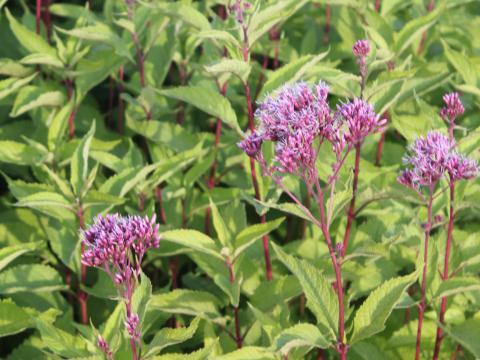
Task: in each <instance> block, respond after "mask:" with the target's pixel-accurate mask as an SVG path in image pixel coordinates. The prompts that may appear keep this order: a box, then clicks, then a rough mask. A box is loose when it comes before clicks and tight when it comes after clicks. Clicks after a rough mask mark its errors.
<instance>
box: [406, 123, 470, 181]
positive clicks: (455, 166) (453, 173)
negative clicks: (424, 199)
mask: <svg viewBox="0 0 480 360" xmlns="http://www.w3.org/2000/svg"><path fill="white" fill-rule="evenodd" d="M454 146H455V143H454V141H453V140H451V139H450V138H449V137H447V136H446V135H443V134H442V133H439V132H437V131H432V132H429V133H428V134H427V136H426V137H420V138H418V139H417V140H416V141H415V142H414V143H413V144H412V145H411V146H410V147H409V149H408V150H409V153H410V155H408V156H406V157H405V159H404V162H405V163H406V164H407V165H410V168H408V169H406V170H404V171H403V172H402V173H401V174H400V176H399V177H398V182H399V183H401V184H402V185H405V186H407V187H410V188H412V189H416V190H418V189H419V188H420V186H428V187H432V186H434V185H435V184H436V183H437V182H438V181H439V180H440V179H441V177H442V176H443V175H445V174H448V175H449V176H450V180H451V181H456V180H460V179H471V178H473V177H475V176H477V174H478V165H477V163H476V162H475V161H474V160H471V159H468V158H465V157H464V156H463V155H460V154H458V153H457V152H456V151H454V150H453V149H454Z"/></svg>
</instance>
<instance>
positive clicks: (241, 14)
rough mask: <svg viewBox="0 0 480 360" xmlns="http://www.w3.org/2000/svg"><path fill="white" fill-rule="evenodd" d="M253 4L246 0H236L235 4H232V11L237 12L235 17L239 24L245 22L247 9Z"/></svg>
mask: <svg viewBox="0 0 480 360" xmlns="http://www.w3.org/2000/svg"><path fill="white" fill-rule="evenodd" d="M251 7H252V4H250V3H249V2H248V1H245V0H234V2H233V4H232V5H230V7H229V9H230V11H231V12H232V13H233V14H235V19H236V20H237V22H238V23H239V24H243V23H244V21H245V11H246V10H248V9H250V8H251Z"/></svg>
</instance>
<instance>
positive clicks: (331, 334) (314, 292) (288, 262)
mask: <svg viewBox="0 0 480 360" xmlns="http://www.w3.org/2000/svg"><path fill="white" fill-rule="evenodd" d="M272 246H273V248H274V249H275V253H276V254H277V256H278V259H279V260H280V261H281V262H282V263H283V264H284V265H285V266H286V267H287V268H288V269H289V270H290V271H291V272H292V273H293V274H294V275H295V276H296V277H297V278H298V281H299V282H300V284H301V285H302V288H303V291H304V292H305V297H306V298H307V306H308V307H309V309H311V310H312V312H313V314H314V315H315V317H316V318H317V321H318V324H319V325H320V326H322V328H323V329H322V330H323V331H325V330H326V331H327V332H328V334H326V336H327V337H328V338H336V335H335V334H336V333H337V327H338V300H337V296H336V295H335V292H334V291H333V289H332V285H331V284H330V283H329V282H328V281H327V279H326V278H325V277H324V276H323V275H322V274H321V272H320V270H318V269H317V268H315V266H313V265H312V264H310V263H309V262H307V261H305V260H300V259H297V258H295V257H293V256H291V255H288V254H287V253H285V252H284V251H283V250H282V249H281V248H280V247H279V246H277V245H275V244H272Z"/></svg>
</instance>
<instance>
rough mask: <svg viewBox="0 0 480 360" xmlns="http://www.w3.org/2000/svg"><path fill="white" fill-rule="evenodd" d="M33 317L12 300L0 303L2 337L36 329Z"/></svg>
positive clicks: (0, 331) (0, 332)
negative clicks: (32, 328)
mask: <svg viewBox="0 0 480 360" xmlns="http://www.w3.org/2000/svg"><path fill="white" fill-rule="evenodd" d="M34 326H35V324H34V322H33V319H32V316H31V315H30V314H29V313H28V312H26V311H25V310H24V309H23V308H21V307H19V306H17V305H16V304H15V303H14V302H13V301H12V300H10V299H5V300H2V301H0V337H2V336H9V335H14V334H17V333H19V332H22V331H23V330H25V329H28V328H31V327H34Z"/></svg>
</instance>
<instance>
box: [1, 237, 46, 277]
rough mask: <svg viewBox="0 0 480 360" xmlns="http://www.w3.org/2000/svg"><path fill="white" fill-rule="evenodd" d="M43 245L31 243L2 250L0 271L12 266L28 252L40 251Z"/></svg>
mask: <svg viewBox="0 0 480 360" xmlns="http://www.w3.org/2000/svg"><path fill="white" fill-rule="evenodd" d="M41 245H42V243H41V242H30V243H26V244H17V245H11V246H6V247H4V248H2V249H0V271H2V270H3V269H4V268H5V267H7V266H8V264H10V263H11V262H12V261H13V260H15V259H16V258H18V257H19V256H21V255H23V254H25V253H27V252H30V251H35V250H37V249H40V248H41Z"/></svg>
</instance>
